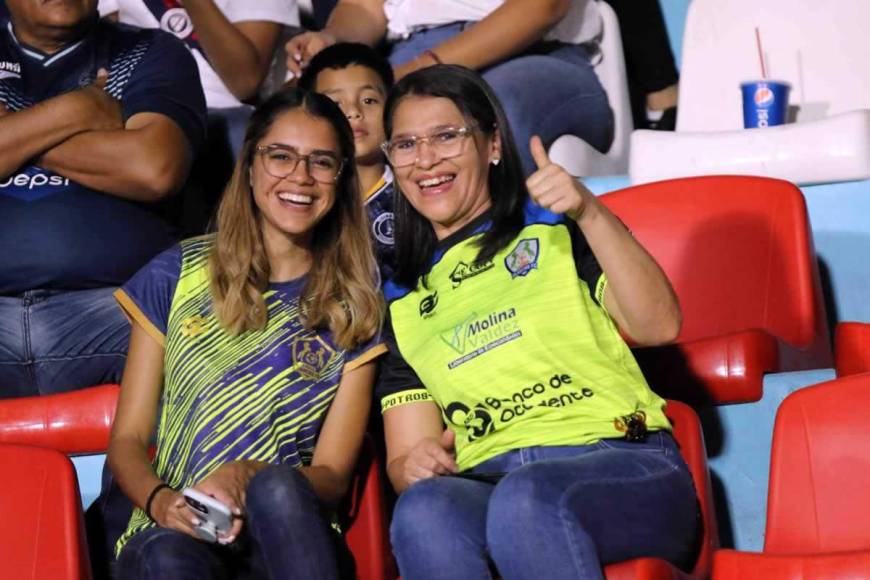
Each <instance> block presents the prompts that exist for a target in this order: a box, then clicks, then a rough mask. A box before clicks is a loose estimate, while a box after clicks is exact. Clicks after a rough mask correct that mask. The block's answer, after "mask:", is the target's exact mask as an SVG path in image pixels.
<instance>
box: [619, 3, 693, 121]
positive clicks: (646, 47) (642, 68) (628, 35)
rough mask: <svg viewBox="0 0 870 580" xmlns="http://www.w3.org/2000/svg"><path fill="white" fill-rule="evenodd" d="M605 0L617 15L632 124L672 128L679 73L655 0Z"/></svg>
mask: <svg viewBox="0 0 870 580" xmlns="http://www.w3.org/2000/svg"><path fill="white" fill-rule="evenodd" d="M606 2H607V3H608V4H610V5H611V6H612V7H613V11H614V12H616V17H617V18H618V19H619V32H620V34H621V36H622V48H623V52H624V53H625V67H626V72H627V74H628V89H629V93H630V95H631V111H632V117H633V118H634V127H635V128H636V129H660V130H670V131H672V130H673V129H674V128H675V127H676V123H677V81H678V79H679V76H678V74H677V65H676V63H675V62H674V55H673V53H672V52H671V45H670V44H669V43H668V31H667V29H666V28H665V20H664V17H663V16H662V9H661V6H660V5H659V0H606Z"/></svg>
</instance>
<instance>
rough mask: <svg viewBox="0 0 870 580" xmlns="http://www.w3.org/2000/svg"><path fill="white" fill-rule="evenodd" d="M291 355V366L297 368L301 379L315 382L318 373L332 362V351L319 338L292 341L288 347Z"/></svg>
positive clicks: (318, 375) (318, 376)
mask: <svg viewBox="0 0 870 580" xmlns="http://www.w3.org/2000/svg"><path fill="white" fill-rule="evenodd" d="M290 349H291V352H292V354H293V366H295V367H297V370H298V371H299V374H300V375H302V378H304V379H305V380H308V381H316V380H318V379H319V378H320V373H321V372H322V371H323V369H325V368H326V366H327V365H328V364H329V362H330V361H331V360H332V355H333V352H334V351H333V350H332V349H331V348H329V347H328V346H327V345H325V344H324V343H323V342H322V341H321V340H320V339H319V338H300V339H298V340H295V341H293V345H292V346H291V347H290Z"/></svg>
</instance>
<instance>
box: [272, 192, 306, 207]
mask: <svg viewBox="0 0 870 580" xmlns="http://www.w3.org/2000/svg"><path fill="white" fill-rule="evenodd" d="M278 199H280V200H281V201H289V202H292V203H302V204H305V205H309V204H310V203H311V202H312V201H314V198H313V197H311V196H310V195H302V194H301V193H287V192H281V193H279V194H278Z"/></svg>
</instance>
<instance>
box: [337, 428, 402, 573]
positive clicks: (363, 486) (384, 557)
mask: <svg viewBox="0 0 870 580" xmlns="http://www.w3.org/2000/svg"><path fill="white" fill-rule="evenodd" d="M357 469H358V476H357V477H356V479H355V480H354V483H353V488H352V489H351V492H350V494H349V497H348V499H349V504H350V505H349V506H348V509H347V513H348V518H349V523H350V525H349V526H348V528H347V533H346V534H345V539H346V540H347V545H348V547H349V548H350V550H351V552H353V556H354V560H355V563H356V578H357V580H386V579H387V578H395V576H396V573H395V569H394V562H393V559H392V554H391V553H390V542H389V538H388V534H387V525H386V522H387V515H386V506H385V503H384V493H383V492H384V481H383V478H382V476H381V468H380V462H379V461H378V456H377V454H376V451H375V445H374V443H373V442H372V440H371V438H370V437H369V436H368V435H367V436H366V440H365V444H364V445H363V448H362V451H361V452H360V458H359V463H358V466H357Z"/></svg>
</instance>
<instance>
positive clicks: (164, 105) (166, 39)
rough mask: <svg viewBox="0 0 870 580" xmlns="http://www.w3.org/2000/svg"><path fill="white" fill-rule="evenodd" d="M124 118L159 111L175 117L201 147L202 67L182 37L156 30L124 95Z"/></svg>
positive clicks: (203, 113)
mask: <svg viewBox="0 0 870 580" xmlns="http://www.w3.org/2000/svg"><path fill="white" fill-rule="evenodd" d="M121 106H122V107H123V110H124V119H129V118H130V117H132V116H133V115H135V114H137V113H160V114H161V115H166V116H167V117H169V118H170V119H172V120H173V121H174V122H175V123H176V124H177V125H178V126H179V127H181V130H182V131H184V134H185V135H186V136H187V139H188V140H189V141H190V144H191V145H192V146H193V148H194V149H198V148H199V147H200V146H201V145H202V144H203V142H204V140H205V128H206V105H205V96H204V95H203V92H202V83H201V82H200V80H199V70H198V69H197V67H196V61H195V60H194V59H193V55H191V54H190V50H188V49H187V47H186V46H185V45H184V43H182V42H181V41H180V40H178V39H177V38H175V37H174V36H172V35H171V34H168V33H166V32H163V31H162V30H156V31H154V38H153V39H152V40H151V43H150V44H149V46H148V49H147V51H146V52H145V54H144V55H143V56H142V59H141V60H140V61H139V63H138V64H137V65H136V67H135V68H134V69H133V71H132V74H131V76H130V81H129V82H128V83H127V85H126V86H125V88H124V93H123V95H122V97H121Z"/></svg>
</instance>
